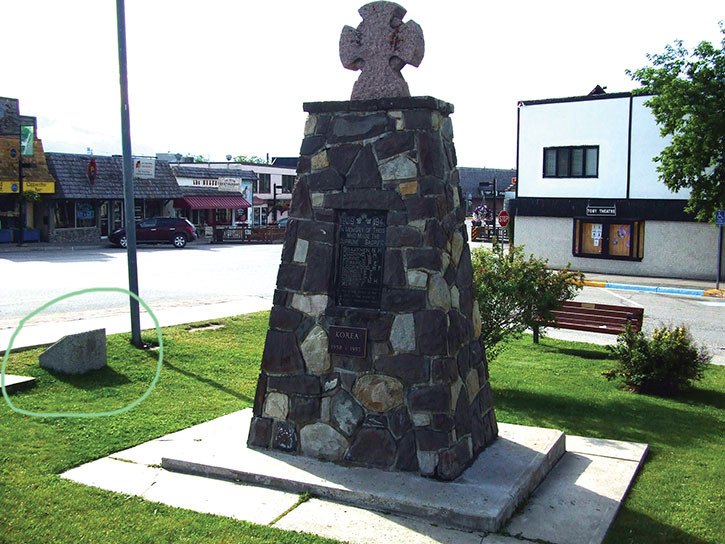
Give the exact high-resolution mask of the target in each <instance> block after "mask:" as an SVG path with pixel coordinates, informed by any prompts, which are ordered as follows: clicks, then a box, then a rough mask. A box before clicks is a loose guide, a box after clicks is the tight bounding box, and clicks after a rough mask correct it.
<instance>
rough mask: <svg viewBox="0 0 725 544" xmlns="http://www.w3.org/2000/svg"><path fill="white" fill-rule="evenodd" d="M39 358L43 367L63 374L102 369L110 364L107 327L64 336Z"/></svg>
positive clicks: (83, 372)
mask: <svg viewBox="0 0 725 544" xmlns="http://www.w3.org/2000/svg"><path fill="white" fill-rule="evenodd" d="M38 359H39V361H40V366H41V367H42V368H45V369H46V370H52V371H53V372H62V373H63V374H85V373H87V372H90V371H92V370H98V369H101V368H103V367H105V366H106V365H107V364H108V361H107V357H106V329H97V330H94V331H87V332H81V333H78V334H70V335H68V336H64V337H63V338H61V339H60V340H58V341H57V342H56V343H55V344H53V345H52V346H50V347H49V348H48V349H46V350H45V351H44V352H43V353H41V354H40V357H39V358H38Z"/></svg>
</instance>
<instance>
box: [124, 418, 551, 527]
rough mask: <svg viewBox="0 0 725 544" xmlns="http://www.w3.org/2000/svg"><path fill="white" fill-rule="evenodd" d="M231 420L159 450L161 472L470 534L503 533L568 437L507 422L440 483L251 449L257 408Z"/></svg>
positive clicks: (415, 475) (403, 474)
mask: <svg viewBox="0 0 725 544" xmlns="http://www.w3.org/2000/svg"><path fill="white" fill-rule="evenodd" d="M230 416H234V418H232V417H230ZM230 416H227V417H228V418H229V419H228V420H227V421H226V422H225V424H226V425H227V426H228V428H226V429H225V430H222V429H221V428H220V427H219V426H217V427H216V430H215V431H214V432H209V433H201V432H199V433H198V435H199V436H198V437H197V438H196V439H193V440H192V439H191V437H192V436H194V435H193V433H192V434H190V435H189V436H185V437H178V435H177V439H176V440H171V441H168V442H164V443H163V444H157V447H158V448H159V449H158V452H163V451H167V452H168V453H165V454H164V453H162V456H163V459H162V462H161V464H162V466H163V467H164V468H165V469H168V470H173V471H178V472H184V473H189V474H196V475H201V476H207V477H212V478H219V479H226V480H231V481H238V482H243V483H251V484H255V485H264V486H270V487H274V488H277V489H282V490H284V491H288V492H292V493H302V492H310V493H312V494H313V495H315V496H316V497H321V498H324V499H331V500H334V501H337V502H342V503H347V504H352V505H356V506H363V507H365V508H370V509H373V510H377V511H382V512H392V513H395V514H402V515H412V516H418V517H422V518H424V519H427V520H430V521H431V522H433V523H437V524H439V525H443V526H447V527H456V528H459V529H466V530H478V531H486V532H495V531H497V530H499V529H500V528H501V526H502V525H503V523H505V521H506V520H508V518H509V517H510V516H511V514H512V513H513V511H514V510H515V508H516V507H517V506H518V505H519V504H520V503H521V502H522V501H523V500H525V498H526V497H527V496H528V495H529V493H530V492H531V491H533V489H535V488H536V487H537V486H538V484H539V483H540V482H541V481H542V480H543V478H544V477H545V476H546V474H547V473H548V471H549V470H550V469H551V467H553V465H554V464H555V463H556V461H557V460H558V459H559V458H560V457H561V455H563V453H564V436H563V434H562V433H561V432H559V431H556V430H553V429H537V428H533V427H523V426H519V425H507V424H501V425H499V438H498V440H497V441H496V442H495V443H494V444H493V445H492V446H490V447H489V448H487V449H486V450H485V451H484V452H483V453H482V454H481V455H480V456H479V458H478V459H477V460H476V462H475V463H474V464H473V465H472V466H471V467H470V468H469V469H468V470H467V471H466V472H465V473H464V474H463V475H462V476H461V477H460V478H458V479H457V480H455V481H453V482H440V481H437V480H431V479H428V478H423V477H421V476H419V475H417V474H412V473H403V472H384V471H380V470H375V469H368V468H350V467H341V466H338V465H335V464H333V463H326V462H323V461H318V460H316V459H310V458H306V457H299V456H291V455H288V454H282V453H279V452H270V451H266V450H265V451H259V450H254V449H251V448H247V447H246V444H245V440H244V439H245V437H246V436H247V430H248V428H249V420H250V419H251V410H244V411H242V412H237V413H236V414H230ZM202 434H203V436H202ZM230 437H231V438H230ZM190 440H191V441H190ZM158 452H157V453H155V455H158ZM126 453H127V454H128V452H126Z"/></svg>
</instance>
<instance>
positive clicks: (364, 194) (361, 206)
mask: <svg viewBox="0 0 725 544" xmlns="http://www.w3.org/2000/svg"><path fill="white" fill-rule="evenodd" d="M324 205H325V206H326V207H328V208H335V209H339V210H405V205H404V204H403V199H402V198H400V195H399V194H398V193H395V192H392V191H378V190H375V189H360V190H357V191H351V192H349V193H332V194H327V195H325V201H324Z"/></svg>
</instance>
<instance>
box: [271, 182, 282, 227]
mask: <svg viewBox="0 0 725 544" xmlns="http://www.w3.org/2000/svg"><path fill="white" fill-rule="evenodd" d="M281 188H282V186H281V185H272V222H273V223H277V189H281Z"/></svg>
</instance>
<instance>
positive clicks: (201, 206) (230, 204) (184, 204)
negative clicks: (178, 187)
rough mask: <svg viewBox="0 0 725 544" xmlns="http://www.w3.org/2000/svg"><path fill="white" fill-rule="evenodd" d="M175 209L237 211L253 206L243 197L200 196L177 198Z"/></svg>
mask: <svg viewBox="0 0 725 544" xmlns="http://www.w3.org/2000/svg"><path fill="white" fill-rule="evenodd" d="M174 207H175V208H182V209H192V210H236V209H239V208H251V205H250V204H249V202H247V200H246V199H245V198H243V197H242V196H241V195H240V196H235V195H225V196H221V195H220V196H212V195H198V196H185V197H184V198H177V199H176V200H174Z"/></svg>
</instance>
